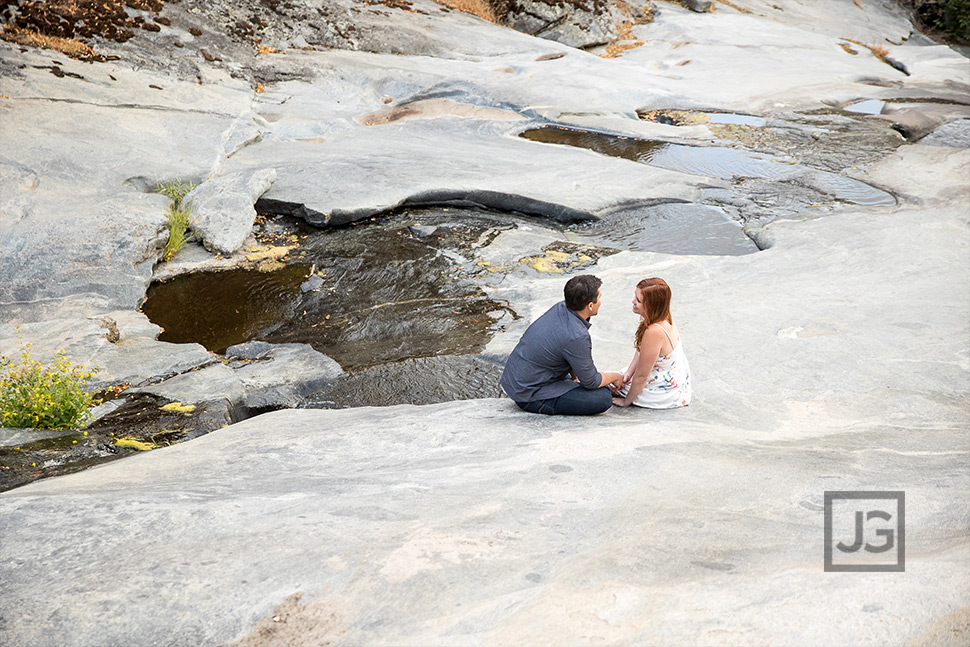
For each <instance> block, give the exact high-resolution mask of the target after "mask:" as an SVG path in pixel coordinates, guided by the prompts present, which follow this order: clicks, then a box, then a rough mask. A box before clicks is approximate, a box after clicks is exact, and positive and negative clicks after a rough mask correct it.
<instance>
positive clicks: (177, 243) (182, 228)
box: [155, 178, 196, 261]
mask: <svg viewBox="0 0 970 647" xmlns="http://www.w3.org/2000/svg"><path fill="white" fill-rule="evenodd" d="M195 186H196V185H195V183H194V182H190V183H188V184H186V183H185V182H183V181H182V178H178V179H177V180H175V181H174V182H166V183H164V184H159V185H158V186H157V187H155V192H156V193H161V194H162V195H164V196H166V197H167V198H168V199H169V200H171V201H172V203H171V204H170V205H169V206H168V212H167V214H166V215H167V216H168V242H167V243H166V244H165V251H164V252H163V253H162V260H165V261H170V260H172V257H173V256H175V254H177V253H178V251H179V250H180V249H182V248H183V247H185V244H186V243H188V242H189V241H190V240H191V238H192V236H191V234H189V233H188V231H189V225H191V224H192V219H191V216H192V204H191V203H188V204H183V203H182V200H184V199H185V196H186V195H188V194H189V192H190V191H191V190H192V189H194V188H195Z"/></svg>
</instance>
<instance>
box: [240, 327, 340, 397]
mask: <svg viewBox="0 0 970 647" xmlns="http://www.w3.org/2000/svg"><path fill="white" fill-rule="evenodd" d="M240 346H242V347H244V348H240ZM266 346H269V348H265V347H264V346H263V342H249V343H248V344H241V345H239V346H232V347H230V348H228V349H227V350H226V356H227V357H247V358H250V359H251V361H250V362H248V363H246V364H243V365H235V364H234V372H235V376H236V378H237V379H238V380H240V381H241V382H242V385H243V400H242V403H243V404H244V405H245V407H246V408H247V409H248V410H250V411H265V410H267V409H285V408H291V407H295V406H297V405H298V404H300V402H302V400H303V398H305V397H306V396H308V395H310V394H311V393H314V392H315V391H319V390H320V389H321V388H323V387H324V386H325V385H327V384H329V383H330V382H333V381H334V380H336V379H337V378H339V377H341V376H342V375H343V374H344V372H343V370H342V369H341V368H340V365H339V364H337V362H335V361H334V360H333V359H331V358H329V357H327V356H326V355H323V354H322V353H319V352H317V351H316V350H314V349H313V348H312V347H311V346H310V345H309V344H266Z"/></svg>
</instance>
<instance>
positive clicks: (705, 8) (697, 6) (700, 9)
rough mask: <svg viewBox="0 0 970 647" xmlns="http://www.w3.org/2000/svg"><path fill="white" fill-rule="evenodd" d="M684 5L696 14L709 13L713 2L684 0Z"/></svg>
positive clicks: (710, 0)
mask: <svg viewBox="0 0 970 647" xmlns="http://www.w3.org/2000/svg"><path fill="white" fill-rule="evenodd" d="M684 4H686V5H687V8H688V9H690V10H691V11H696V12H697V13H710V12H711V10H712V9H713V8H714V0H685V2H684Z"/></svg>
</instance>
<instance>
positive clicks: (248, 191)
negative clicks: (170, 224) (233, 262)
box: [183, 168, 276, 254]
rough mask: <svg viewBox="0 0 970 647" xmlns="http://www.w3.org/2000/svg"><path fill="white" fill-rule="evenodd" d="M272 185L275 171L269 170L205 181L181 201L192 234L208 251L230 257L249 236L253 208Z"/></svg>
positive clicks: (253, 212) (253, 220)
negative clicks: (187, 211) (187, 207)
mask: <svg viewBox="0 0 970 647" xmlns="http://www.w3.org/2000/svg"><path fill="white" fill-rule="evenodd" d="M275 181H276V169H272V168H267V169H261V170H259V171H255V172H253V173H246V174H235V175H234V174H229V175H220V176H216V177H213V178H209V179H207V180H206V181H205V182H203V183H202V184H200V185H199V186H197V187H196V188H194V189H193V190H192V191H190V192H189V193H188V194H186V196H185V198H183V202H184V203H185V204H186V205H191V209H192V211H191V213H192V221H191V225H190V226H191V228H192V231H193V232H195V234H196V235H198V236H199V237H200V238H201V239H202V244H203V245H205V247H206V249H208V250H209V251H211V252H215V253H217V254H232V253H233V252H235V251H236V250H238V249H239V248H240V247H242V246H243V243H245V242H246V239H247V238H248V237H249V236H250V235H251V234H252V231H253V222H255V220H256V210H255V209H253V204H255V203H256V200H258V199H259V197H260V196H261V195H263V194H264V193H266V191H267V190H268V189H269V188H270V187H271V186H272V185H273V182H275Z"/></svg>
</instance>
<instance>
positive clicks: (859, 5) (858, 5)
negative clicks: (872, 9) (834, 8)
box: [852, 0, 866, 11]
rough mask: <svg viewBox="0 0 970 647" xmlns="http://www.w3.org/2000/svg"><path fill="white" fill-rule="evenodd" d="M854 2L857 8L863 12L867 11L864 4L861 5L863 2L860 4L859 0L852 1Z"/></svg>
mask: <svg viewBox="0 0 970 647" xmlns="http://www.w3.org/2000/svg"><path fill="white" fill-rule="evenodd" d="M852 2H854V3H855V6H857V7H859V8H860V9H862V10H863V11H865V10H866V8H865V7H863V6H862V3H861V2H859V0H852Z"/></svg>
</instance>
